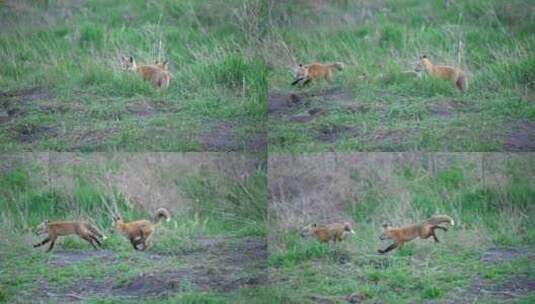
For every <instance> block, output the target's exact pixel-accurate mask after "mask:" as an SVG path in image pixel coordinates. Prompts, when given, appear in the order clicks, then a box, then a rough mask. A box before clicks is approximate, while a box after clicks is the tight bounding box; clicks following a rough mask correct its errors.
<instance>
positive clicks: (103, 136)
mask: <svg viewBox="0 0 535 304" xmlns="http://www.w3.org/2000/svg"><path fill="white" fill-rule="evenodd" d="M118 132H119V129H117V128H104V129H101V130H85V131H80V132H77V133H74V134H72V135H71V136H70V138H69V142H72V143H73V145H72V147H71V148H72V149H83V148H91V149H93V150H94V149H95V148H98V147H99V146H101V145H102V144H103V143H105V142H106V140H107V139H108V137H110V136H112V135H113V134H116V133H118Z"/></svg>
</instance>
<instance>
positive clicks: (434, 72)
mask: <svg viewBox="0 0 535 304" xmlns="http://www.w3.org/2000/svg"><path fill="white" fill-rule="evenodd" d="M415 70H416V71H417V72H421V71H425V72H426V73H427V74H429V75H431V76H432V77H436V78H442V79H446V80H449V81H451V83H452V84H453V85H454V86H455V87H457V88H458V89H459V90H461V91H464V90H466V89H467V88H468V81H467V79H466V75H465V73H464V71H463V70H461V69H459V68H456V67H452V66H447V65H433V64H432V63H431V60H429V58H428V57H427V56H426V55H423V56H422V57H420V61H419V62H418V63H417V64H416V68H415Z"/></svg>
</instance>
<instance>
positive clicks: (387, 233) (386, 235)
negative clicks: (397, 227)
mask: <svg viewBox="0 0 535 304" xmlns="http://www.w3.org/2000/svg"><path fill="white" fill-rule="evenodd" d="M379 239H380V240H381V241H384V240H390V239H392V227H390V226H389V225H388V224H383V233H382V234H381V235H380V236H379Z"/></svg>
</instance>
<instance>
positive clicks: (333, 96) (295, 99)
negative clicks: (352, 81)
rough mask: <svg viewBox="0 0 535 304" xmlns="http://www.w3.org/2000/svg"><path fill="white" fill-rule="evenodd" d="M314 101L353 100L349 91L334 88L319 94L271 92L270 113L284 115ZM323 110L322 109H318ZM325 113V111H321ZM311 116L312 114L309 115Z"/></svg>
mask: <svg viewBox="0 0 535 304" xmlns="http://www.w3.org/2000/svg"><path fill="white" fill-rule="evenodd" d="M314 100H319V101H320V102H321V103H324V102H342V103H343V102H344V101H345V100H350V101H351V100H352V94H351V92H350V91H349V90H347V89H344V88H340V87H333V88H328V89H324V90H320V91H317V92H277V91H274V92H270V93H269V95H268V113H269V114H272V115H274V114H278V115H284V114H287V113H288V112H291V111H293V110H294V109H296V108H299V107H303V106H305V107H306V106H308V105H310V103H311V102H312V101H314ZM317 109H321V108H317ZM321 110H323V111H324V109H321ZM309 114H310V113H309Z"/></svg>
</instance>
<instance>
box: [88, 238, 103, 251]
mask: <svg viewBox="0 0 535 304" xmlns="http://www.w3.org/2000/svg"><path fill="white" fill-rule="evenodd" d="M89 237H90V238H91V239H92V240H93V241H94V242H95V243H97V245H98V247H100V248H102V244H101V243H100V241H99V240H98V238H97V237H95V236H93V235H90V236H89Z"/></svg>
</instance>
